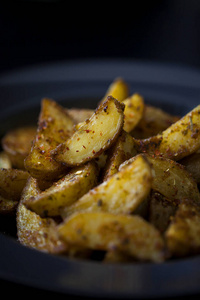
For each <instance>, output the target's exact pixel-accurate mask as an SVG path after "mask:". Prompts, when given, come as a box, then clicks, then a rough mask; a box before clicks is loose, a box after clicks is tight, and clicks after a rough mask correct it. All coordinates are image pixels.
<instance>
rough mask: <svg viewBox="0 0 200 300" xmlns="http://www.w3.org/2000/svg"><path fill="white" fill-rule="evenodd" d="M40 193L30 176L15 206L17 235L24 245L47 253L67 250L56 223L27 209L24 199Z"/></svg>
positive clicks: (35, 181)
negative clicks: (16, 206)
mask: <svg viewBox="0 0 200 300" xmlns="http://www.w3.org/2000/svg"><path fill="white" fill-rule="evenodd" d="M39 193H40V190H39V189H38V186H37V180H36V179H34V178H32V177H30V178H29V180H28V181H27V185H26V187H25V188H24V191H23V194H22V198H21V200H20V202H19V205H18V208H17V216H16V222H17V223H16V224H17V237H18V240H19V242H20V243H21V244H23V245H24V246H27V247H30V248H35V249H37V250H41V251H44V252H48V253H54V254H57V253H63V252H65V251H67V249H68V248H67V246H66V243H63V242H62V241H61V240H60V238H59V236H58V232H57V223H56V222H55V221H54V220H53V219H51V218H43V219H42V218H41V217H40V216H38V215H37V214H36V213H34V212H32V211H30V210H28V209H27V208H26V206H25V205H24V201H26V200H27V199H29V198H31V197H35V196H36V195H38V194H39Z"/></svg>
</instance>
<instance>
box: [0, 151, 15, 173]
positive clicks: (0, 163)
mask: <svg viewBox="0 0 200 300" xmlns="http://www.w3.org/2000/svg"><path fill="white" fill-rule="evenodd" d="M0 168H1V169H11V168H12V163H11V160H10V158H9V156H8V155H7V153H6V152H5V151H1V152H0Z"/></svg>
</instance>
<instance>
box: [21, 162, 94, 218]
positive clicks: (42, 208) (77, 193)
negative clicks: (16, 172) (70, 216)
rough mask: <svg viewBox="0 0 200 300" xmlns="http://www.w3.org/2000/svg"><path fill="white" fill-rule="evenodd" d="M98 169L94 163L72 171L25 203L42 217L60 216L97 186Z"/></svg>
mask: <svg viewBox="0 0 200 300" xmlns="http://www.w3.org/2000/svg"><path fill="white" fill-rule="evenodd" d="M97 175H98V169H97V166H96V164H95V163H94V162H88V163H86V164H85V165H83V166H81V167H76V168H74V169H72V170H71V171H70V172H69V173H68V174H67V175H65V176H64V177H63V178H61V179H60V180H59V181H57V182H55V183H53V185H52V186H51V187H50V188H48V189H46V190H45V191H43V192H42V193H40V194H38V195H36V196H35V197H31V198H29V199H28V201H27V202H25V205H26V207H27V208H29V209H30V210H32V211H34V212H36V213H37V214H38V215H40V216H41V217H47V216H58V215H60V212H61V210H62V209H63V208H64V207H66V206H69V205H71V204H73V203H74V202H75V201H77V200H78V199H79V198H81V196H83V195H84V194H85V193H87V192H88V191H89V190H90V189H91V188H93V187H94V186H95V185H96V184H97V178H98V177H97Z"/></svg>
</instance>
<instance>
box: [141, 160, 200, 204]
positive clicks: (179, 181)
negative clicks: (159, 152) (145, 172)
mask: <svg viewBox="0 0 200 300" xmlns="http://www.w3.org/2000/svg"><path fill="white" fill-rule="evenodd" d="M145 156H146V157H147V159H148V161H149V162H150V164H151V166H152V168H153V171H154V177H153V178H154V179H153V183H152V189H153V190H155V191H157V192H159V193H160V194H162V195H163V196H165V197H166V198H167V199H168V200H169V201H173V202H175V203H179V201H180V200H182V199H186V198H190V199H193V200H194V201H195V202H197V203H200V193H199V190H198V187H197V183H196V182H195V180H194V179H193V177H192V176H191V174H190V173H188V171H187V170H186V169H185V168H184V167H183V166H182V165H181V164H179V163H177V162H175V161H173V160H171V159H167V158H162V157H152V156H149V155H145Z"/></svg>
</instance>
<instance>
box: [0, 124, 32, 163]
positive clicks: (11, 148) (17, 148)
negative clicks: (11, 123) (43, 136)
mask: <svg viewBox="0 0 200 300" xmlns="http://www.w3.org/2000/svg"><path fill="white" fill-rule="evenodd" d="M35 135H36V126H26V127H19V128H16V129H13V130H11V131H9V132H7V133H6V135H5V136H4V137H3V139H2V148H3V150H4V151H5V153H6V154H7V155H8V157H9V159H10V160H11V163H12V167H13V168H18V169H24V168H25V167H24V159H25V158H26V157H27V156H28V154H29V152H30V150H31V146H32V142H33V140H34V138H35Z"/></svg>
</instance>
